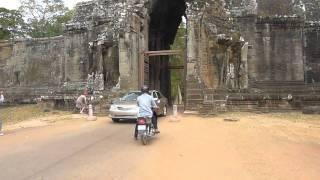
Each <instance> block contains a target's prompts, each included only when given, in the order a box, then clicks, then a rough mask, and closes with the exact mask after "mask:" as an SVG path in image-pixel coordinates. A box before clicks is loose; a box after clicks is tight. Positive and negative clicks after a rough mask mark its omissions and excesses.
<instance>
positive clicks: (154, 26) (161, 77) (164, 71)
mask: <svg viewBox="0 0 320 180" xmlns="http://www.w3.org/2000/svg"><path fill="white" fill-rule="evenodd" d="M186 8H187V6H186V2H185V0H155V1H153V4H152V8H151V12H150V25H149V50H150V51H159V50H169V49H170V45H172V44H173V42H174V39H175V36H176V33H177V30H178V27H179V25H180V23H181V22H182V16H184V15H185V11H186ZM149 86H150V88H152V89H159V90H160V91H161V92H162V93H163V94H164V95H165V96H166V97H168V98H170V70H169V57H168V56H157V57H150V59H149Z"/></svg>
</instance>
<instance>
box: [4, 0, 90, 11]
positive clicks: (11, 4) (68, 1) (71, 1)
mask: <svg viewBox="0 0 320 180" xmlns="http://www.w3.org/2000/svg"><path fill="white" fill-rule="evenodd" d="M81 1H88V0H64V3H65V5H66V6H67V7H68V8H70V9H71V8H73V7H74V6H75V5H76V3H77V2H81ZM19 5H20V0H0V7H5V8H7V9H18V7H19Z"/></svg>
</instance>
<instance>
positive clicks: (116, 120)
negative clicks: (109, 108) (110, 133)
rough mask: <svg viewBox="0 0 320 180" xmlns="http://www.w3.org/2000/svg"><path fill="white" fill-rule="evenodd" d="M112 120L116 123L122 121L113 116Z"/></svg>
mask: <svg viewBox="0 0 320 180" xmlns="http://www.w3.org/2000/svg"><path fill="white" fill-rule="evenodd" d="M112 121H113V122H115V123H118V122H119V121H120V119H116V118H112Z"/></svg>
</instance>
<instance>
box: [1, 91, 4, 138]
mask: <svg viewBox="0 0 320 180" xmlns="http://www.w3.org/2000/svg"><path fill="white" fill-rule="evenodd" d="M2 103H4V95H3V91H1V92H0V105H1V104H2ZM3 135H4V134H3V132H2V120H1V118H0V136H3Z"/></svg>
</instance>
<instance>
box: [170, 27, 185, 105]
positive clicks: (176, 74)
mask: <svg viewBox="0 0 320 180" xmlns="http://www.w3.org/2000/svg"><path fill="white" fill-rule="evenodd" d="M171 49H173V50H181V51H182V52H181V56H171V57H170V66H184V60H185V58H186V57H185V50H186V28H185V24H183V23H182V24H181V25H180V28H179V29H178V31H177V34H176V37H175V41H174V43H173V45H171ZM170 74H171V96H172V98H173V99H174V98H175V96H176V95H177V94H178V86H180V88H181V91H182V93H183V92H184V90H183V88H184V85H183V77H184V71H183V69H172V70H171V71H170Z"/></svg>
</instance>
